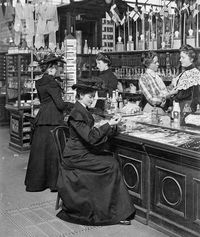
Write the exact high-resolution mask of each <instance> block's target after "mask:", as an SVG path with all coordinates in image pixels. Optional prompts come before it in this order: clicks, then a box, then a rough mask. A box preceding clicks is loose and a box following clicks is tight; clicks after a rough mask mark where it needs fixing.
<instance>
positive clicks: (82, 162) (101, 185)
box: [57, 83, 135, 225]
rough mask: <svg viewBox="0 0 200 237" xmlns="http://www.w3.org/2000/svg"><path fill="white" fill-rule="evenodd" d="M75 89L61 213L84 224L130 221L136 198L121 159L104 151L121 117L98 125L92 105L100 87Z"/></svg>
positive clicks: (61, 185) (62, 177) (61, 178)
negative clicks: (121, 165)
mask: <svg viewBox="0 0 200 237" xmlns="http://www.w3.org/2000/svg"><path fill="white" fill-rule="evenodd" d="M73 88H74V89H76V90H77V98H78V100H77V102H76V103H75V105H74V108H73V110H72V111H71V113H70V115H69V119H68V126H69V133H70V136H69V140H68V142H67V144H66V147H65V150H64V162H63V163H62V165H61V168H60V171H59V176H58V183H57V188H58V193H59V195H60V197H61V199H62V201H63V205H62V210H61V211H60V212H59V213H58V214H57V216H58V217H59V218H61V219H62V220H65V221H68V222H73V223H77V224H83V225H109V224H116V223H121V224H130V219H131V218H133V216H134V212H135V208H134V204H133V201H132V200H131V198H130V195H129V193H128V190H127V188H126V186H125V184H124V181H123V178H122V175H121V172H120V167H119V164H118V161H117V160H116V159H115V157H113V155H112V154H111V153H108V152H105V151H104V150H103V147H104V144H105V143H106V142H107V141H108V140H109V139H110V138H111V137H112V136H113V135H115V133H116V132H115V130H116V128H115V127H116V125H117V124H118V123H119V121H120V117H116V118H113V119H111V120H109V121H108V122H106V123H105V124H104V125H102V126H100V127H98V128H97V127H95V126H94V119H93V116H92V114H91V113H90V112H89V111H88V107H90V106H91V104H92V102H93V99H94V96H95V91H96V90H97V88H96V87H94V86H88V85H86V84H83V83H79V84H75V85H74V86H73ZM127 218H128V219H127Z"/></svg>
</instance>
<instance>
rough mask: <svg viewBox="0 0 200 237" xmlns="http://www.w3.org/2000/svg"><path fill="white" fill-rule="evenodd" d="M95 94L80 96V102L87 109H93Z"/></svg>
mask: <svg viewBox="0 0 200 237" xmlns="http://www.w3.org/2000/svg"><path fill="white" fill-rule="evenodd" d="M94 96H95V92H91V93H87V94H85V95H80V102H81V103H83V104H84V105H85V106H87V107H91V104H92V103H93V101H94Z"/></svg>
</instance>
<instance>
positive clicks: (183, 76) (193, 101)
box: [170, 45, 200, 112]
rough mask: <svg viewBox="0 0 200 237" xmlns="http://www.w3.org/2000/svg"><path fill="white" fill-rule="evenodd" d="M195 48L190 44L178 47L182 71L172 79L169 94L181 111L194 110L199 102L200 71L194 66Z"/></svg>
mask: <svg viewBox="0 0 200 237" xmlns="http://www.w3.org/2000/svg"><path fill="white" fill-rule="evenodd" d="M196 59H197V57H196V52H195V49H194V48H193V47H192V46H190V45H183V46H182V47H181V48H180V62H181V66H182V68H183V71H182V73H180V74H179V75H178V77H176V78H175V79H174V80H173V81H172V87H173V89H172V90H171V92H170V94H171V95H172V97H173V100H174V101H175V102H178V103H179V105H180V110H181V112H195V111H196V108H197V104H199V103H200V71H199V70H198V69H197V68H196V67H195V61H196Z"/></svg>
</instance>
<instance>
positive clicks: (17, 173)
mask: <svg viewBox="0 0 200 237" xmlns="http://www.w3.org/2000/svg"><path fill="white" fill-rule="evenodd" d="M8 142H9V128H8V127H0V237H26V236H30V237H45V236H46V237H47V236H51V237H64V236H66V237H70V236H75V237H131V236H134V237H167V236H166V235H164V234H162V233H160V232H158V231H156V230H154V229H152V228H151V227H149V226H146V225H143V224H141V223H139V222H137V221H136V220H133V221H132V224H131V225H130V226H123V225H113V226H106V227H93V226H82V225H75V224H71V223H68V222H63V221H61V220H60V219H58V218H57V217H56V211H55V209H54V206H55V200H56V195H57V194H56V193H51V192H49V190H46V191H44V192H39V193H28V192H25V187H24V177H25V172H26V167H27V162H28V153H25V154H19V153H17V152H14V151H12V150H10V149H9V148H8Z"/></svg>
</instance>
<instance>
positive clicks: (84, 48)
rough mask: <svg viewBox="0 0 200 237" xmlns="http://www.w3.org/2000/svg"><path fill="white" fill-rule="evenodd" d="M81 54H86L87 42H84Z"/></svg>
mask: <svg viewBox="0 0 200 237" xmlns="http://www.w3.org/2000/svg"><path fill="white" fill-rule="evenodd" d="M83 53H84V54H88V43H87V40H85V43H84V47H83Z"/></svg>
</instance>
